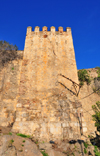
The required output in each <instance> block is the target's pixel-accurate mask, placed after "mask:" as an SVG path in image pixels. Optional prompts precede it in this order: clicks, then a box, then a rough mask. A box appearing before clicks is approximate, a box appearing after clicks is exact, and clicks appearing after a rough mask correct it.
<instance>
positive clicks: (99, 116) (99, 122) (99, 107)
mask: <svg viewBox="0 0 100 156" xmlns="http://www.w3.org/2000/svg"><path fill="white" fill-rule="evenodd" d="M92 109H93V111H94V112H95V114H94V115H92V117H93V120H94V121H95V126H96V127H97V130H98V131H99V132H100V101H97V102H96V105H93V106H92Z"/></svg>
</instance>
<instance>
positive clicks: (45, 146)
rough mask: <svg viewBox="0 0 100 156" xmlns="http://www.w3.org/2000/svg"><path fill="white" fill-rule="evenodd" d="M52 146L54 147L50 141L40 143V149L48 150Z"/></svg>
mask: <svg viewBox="0 0 100 156" xmlns="http://www.w3.org/2000/svg"><path fill="white" fill-rule="evenodd" d="M51 148H52V144H50V143H40V144H39V149H40V150H47V149H51Z"/></svg>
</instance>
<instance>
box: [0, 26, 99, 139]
mask: <svg viewBox="0 0 100 156" xmlns="http://www.w3.org/2000/svg"><path fill="white" fill-rule="evenodd" d="M19 53H22V51H19ZM90 71H91V72H90ZM88 72H89V74H90V76H91V77H92V79H93V78H94V77H95V76H97V73H96V72H97V70H96V69H88ZM66 77H67V78H69V79H67V78H66ZM70 80H71V81H70ZM72 82H75V83H78V76H77V68H76V61H75V53H74V47H73V40H72V34H71V29H70V28H67V31H63V28H62V27H60V28H59V31H55V28H54V27H51V31H47V27H43V31H42V32H40V31H39V27H36V28H35V31H34V32H33V31H32V28H31V27H28V28H27V35H26V40H25V48H24V51H23V58H22V59H19V60H18V59H17V60H13V61H12V62H9V64H7V65H6V66H4V68H2V70H0V125H2V126H12V131H15V132H20V133H24V134H30V135H33V137H35V138H36V139H37V138H38V139H39V140H42V141H43V140H44V141H50V140H51V139H52V140H54V141H55V140H63V139H78V138H80V133H83V134H84V135H86V136H88V135H89V134H90V135H91V134H93V133H94V131H95V127H94V122H93V121H92V116H91V115H92V114H93V111H92V108H91V107H92V105H93V104H95V103H96V101H100V96H99V95H97V94H96V93H93V87H94V83H93V81H92V83H91V85H90V86H87V85H86V84H85V85H84V86H83V87H82V88H81V90H80V93H79V96H78V97H76V93H77V92H78V89H79V86H77V87H75V85H74V84H75V83H72ZM80 129H81V132H80ZM81 139H84V136H81Z"/></svg>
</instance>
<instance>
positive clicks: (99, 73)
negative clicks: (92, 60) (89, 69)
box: [96, 67, 100, 77]
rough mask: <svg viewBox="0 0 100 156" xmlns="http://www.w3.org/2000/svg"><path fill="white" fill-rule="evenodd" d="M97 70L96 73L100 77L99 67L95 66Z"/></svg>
mask: <svg viewBox="0 0 100 156" xmlns="http://www.w3.org/2000/svg"><path fill="white" fill-rule="evenodd" d="M96 69H98V70H97V73H98V77H100V67H96Z"/></svg>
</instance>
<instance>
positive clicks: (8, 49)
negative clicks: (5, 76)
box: [0, 41, 22, 67]
mask: <svg viewBox="0 0 100 156" xmlns="http://www.w3.org/2000/svg"><path fill="white" fill-rule="evenodd" d="M17 50H18V47H17V46H16V45H12V44H10V43H9V42H6V41H0V67H3V66H4V65H5V64H6V63H8V62H9V61H13V60H15V59H21V58H22V56H21V55H19V54H18V52H17Z"/></svg>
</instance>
